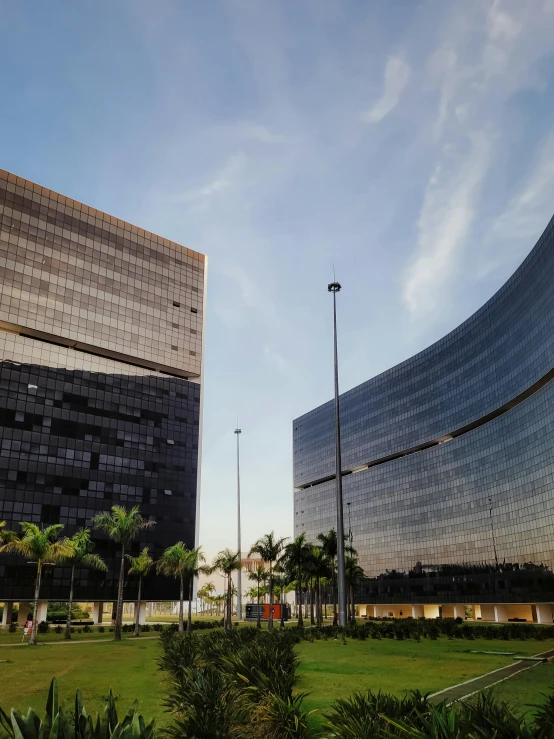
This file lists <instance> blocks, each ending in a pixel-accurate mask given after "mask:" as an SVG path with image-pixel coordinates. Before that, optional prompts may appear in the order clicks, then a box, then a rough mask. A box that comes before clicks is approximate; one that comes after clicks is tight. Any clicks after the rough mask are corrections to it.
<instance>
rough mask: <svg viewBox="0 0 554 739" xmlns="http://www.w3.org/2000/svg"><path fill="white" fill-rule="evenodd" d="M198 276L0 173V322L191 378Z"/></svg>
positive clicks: (198, 345)
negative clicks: (183, 374)
mask: <svg viewBox="0 0 554 739" xmlns="http://www.w3.org/2000/svg"><path fill="white" fill-rule="evenodd" d="M204 268H205V257H204V255H202V254H200V253H198V252H195V251H192V250H191V249H187V248H186V247H183V246H180V245H179V244H176V243H174V242H171V241H168V240H167V239H163V238H161V237H159V236H156V235H155V234H152V233H149V232H148V231H144V230H142V229H139V228H137V227H136V226H132V225H130V224H128V223H126V222H125V221H121V220H119V219H117V218H114V217H113V216H109V215H107V214H105V213H102V212H100V211H97V210H95V209H94V208H89V207H88V206H86V205H83V204H82V203H78V202H76V201H74V200H71V199H69V198H66V197H64V196H62V195H59V194H57V193H55V192H52V191H51V190H47V189H46V188H43V187H40V186H39V185H35V184H34V183H32V182H29V181H28V180H24V179H22V178H20V177H16V176H15V175H12V174H9V173H8V172H5V171H3V170H0V321H3V322H5V323H7V324H12V325H14V326H19V327H22V328H24V329H25V328H27V329H31V330H34V331H40V332H44V333H45V334H49V335H51V336H54V337H60V338H62V339H67V340H71V341H74V342H80V343H82V344H85V345H88V346H92V347H97V348H98V349H99V350H103V351H106V352H117V354H118V355H125V356H128V357H129V358H132V359H133V360H135V361H136V362H137V363H138V364H140V363H141V362H144V363H145V364H146V363H156V364H157V365H159V366H162V367H165V368H167V369H168V370H171V369H173V368H175V369H179V370H181V371H185V372H187V373H189V375H190V376H191V377H194V376H199V375H200V373H201V361H202V324H203V315H202V314H203V291H204ZM174 303H178V304H179V305H174Z"/></svg>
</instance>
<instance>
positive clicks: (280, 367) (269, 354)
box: [264, 344, 291, 374]
mask: <svg viewBox="0 0 554 739" xmlns="http://www.w3.org/2000/svg"><path fill="white" fill-rule="evenodd" d="M264 358H265V359H266V361H267V362H268V363H269V364H271V365H272V366H273V367H275V368H276V369H277V371H278V372H280V373H281V374H288V373H289V371H290V368H291V367H290V362H289V361H288V360H287V359H285V357H283V355H282V354H280V353H279V352H277V351H275V349H272V348H271V347H270V346H269V345H268V344H266V345H265V346H264Z"/></svg>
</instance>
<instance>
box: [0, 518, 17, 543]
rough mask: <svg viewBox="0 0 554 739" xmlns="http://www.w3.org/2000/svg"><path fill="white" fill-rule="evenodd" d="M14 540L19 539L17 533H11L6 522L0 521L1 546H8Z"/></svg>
mask: <svg viewBox="0 0 554 739" xmlns="http://www.w3.org/2000/svg"><path fill="white" fill-rule="evenodd" d="M12 539H17V534H16V533H15V531H10V530H9V529H7V528H6V522H5V521H0V546H1V545H2V544H7V543H8V542H9V541H11V540H12Z"/></svg>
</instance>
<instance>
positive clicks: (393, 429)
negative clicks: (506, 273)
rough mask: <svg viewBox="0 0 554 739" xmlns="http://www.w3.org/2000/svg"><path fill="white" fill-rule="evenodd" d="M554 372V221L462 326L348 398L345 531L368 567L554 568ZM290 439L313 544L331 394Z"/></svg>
mask: <svg viewBox="0 0 554 739" xmlns="http://www.w3.org/2000/svg"><path fill="white" fill-rule="evenodd" d="M553 377H554V219H552V221H551V222H550V223H549V225H548V226H547V228H546V230H545V231H544V233H543V234H542V236H541V238H540V239H539V241H538V243H537V244H536V246H535V247H534V249H533V250H532V251H531V253H530V254H529V256H528V257H527V258H526V260H525V261H524V262H523V264H522V265H521V266H520V267H519V269H518V270H517V271H516V272H515V274H514V275H513V276H512V277H511V278H510V279H509V280H508V282H507V283H506V284H505V285H504V286H503V287H502V288H501V289H500V290H499V291H498V292H497V293H496V294H495V295H494V296H493V297H492V298H491V299H490V300H489V301H488V302H487V303H486V304H485V305H484V306H483V307H482V308H481V309H480V310H478V311H477V312H476V313H475V314H474V315H473V316H471V317H470V318H469V319H468V320H467V321H465V322H464V323H463V324H462V325H461V326H459V327H458V328H456V329H455V330H454V331H452V332H451V333H450V334H448V335H447V336H445V337H444V338H443V339H441V340H440V341H438V342H437V343H435V344H433V345H432V346H430V347H429V348H427V349H425V350H424V351H422V352H421V353H419V354H417V355H415V356H414V357H412V358H411V359H408V360H406V361H405V362H402V363H401V364H399V365H397V366H396V367H393V368H392V369H390V370H388V371H386V372H384V373H382V374H381V375H378V376H377V377H374V378H373V379H371V380H369V381H368V382H365V383H363V384H362V385H359V386H358V387H356V388H354V389H353V390H350V391H349V392H347V393H344V394H343V395H342V396H341V432H342V462H343V470H342V474H343V487H344V504H345V526H346V527H347V528H348V526H349V520H350V522H351V530H352V535H353V541H354V546H355V548H356V549H357V551H358V556H359V559H360V564H361V565H362V567H363V568H364V570H365V572H366V575H368V576H369V577H375V578H378V576H381V577H382V576H383V573H390V572H391V571H395V572H400V573H411V575H412V578H413V577H414V575H417V573H422V574H423V573H425V572H427V573H429V572H431V571H433V572H434V573H435V574H437V573H440V572H442V573H446V572H449V571H450V572H451V571H454V570H455V569H456V568H457V571H459V572H462V570H463V569H464V567H465V568H466V574H467V572H470V571H474V572H477V571H478V570H479V567H481V569H482V570H483V571H484V570H486V568H487V565H488V566H490V568H491V569H492V571H493V574H491V578H493V579H494V580H495V581H496V580H498V579H499V577H501V575H499V573H504V575H502V577H504V580H505V581H506V577H507V576H506V575H505V573H506V572H507V571H508V570H510V571H511V572H516V571H522V570H524V569H526V570H527V573H529V571H530V569H531V570H533V569H534V570H535V571H540V572H548V570H550V569H552V568H553V565H554V382H552V378H553ZM293 436H294V483H295V506H294V520H295V534H296V535H298V534H300V533H302V532H305V533H306V535H307V538H308V539H312V540H313V539H314V538H315V536H316V535H317V534H318V533H319V532H321V531H328V530H329V529H331V528H333V527H335V525H336V508H335V474H334V473H335V457H334V417H333V402H332V401H330V402H328V403H326V404H325V405H322V406H320V407H319V408H316V409H315V410H313V411H311V412H309V413H307V414H306V415H304V416H301V417H300V418H298V419H296V420H295V421H294V424H293ZM529 563H532V565H530V564H529ZM541 564H542V565H543V567H542V568H539V567H538V566H539V565H541ZM449 566H450V570H449ZM415 579H417V578H415ZM489 579H490V578H489ZM508 579H509V578H508ZM528 579H529V578H528ZM531 579H532V578H531ZM504 585H505V588H506V587H507V589H508V590H510V587H509V584H508V585H506V582H505V583H504ZM532 587H533V588H535V589H536V588H538V589H539V590H540V583H538V584H537V583H534V584H533V585H532ZM549 587H550V586H549ZM393 590H394V588H393ZM481 590H482V591H484V590H485V588H482V589H481ZM553 590H554V588H553ZM368 592H371V588H370V591H368ZM480 592H481V591H480ZM481 594H483V593H481ZM374 595H375V598H377V591H375V593H374ZM412 595H413V594H412ZM466 595H467V597H465V596H464V599H463V602H472V598H471V597H469V595H468V594H467V593H466ZM366 596H367V593H366ZM398 597H401V596H400V595H399V596H398ZM511 597H512V599H513V600H515V601H519V602H523V601H525V600H528V601H529V600H530V598H529V597H526V596H525V595H524V594H522V593H521V592H518V594H517V597H515V596H514V594H513V593H512V596H511ZM375 598H374V599H373V600H375ZM391 598H392V596H391ZM448 598H450V602H452V601H453V600H456V598H458V599H459V597H458V596H456V595H455V594H451V595H449V596H448V597H446V596H445V597H444V598H443V600H445V601H446V600H448ZM367 599H368V600H369V596H368V597H367ZM534 599H535V600H538V599H537V598H534ZM381 600H383V598H381ZM392 600H395V598H392ZM410 600H411V602H414V600H415V598H414V597H411V598H410ZM434 600H435V601H437V598H434ZM473 600H475V597H473ZM481 600H482V602H484V599H483V598H481ZM494 600H502V601H503V602H507V601H508V600H509V597H508V596H507V595H506V597H504V598H498V597H496V598H494ZM553 600H554V596H553ZM396 601H398V598H396ZM438 601H439V602H440V598H439V599H438ZM384 602H386V600H385V601H384Z"/></svg>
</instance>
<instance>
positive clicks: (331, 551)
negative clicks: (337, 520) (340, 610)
mask: <svg viewBox="0 0 554 739" xmlns="http://www.w3.org/2000/svg"><path fill="white" fill-rule="evenodd" d="M317 540H318V542H319V544H320V546H321V548H322V549H323V551H324V552H325V554H326V555H327V557H328V558H329V560H330V562H331V582H332V591H333V626H336V625H337V620H338V614H337V567H336V559H337V548H338V545H337V532H336V531H335V529H331V530H330V531H329V533H328V534H318V535H317ZM344 540H345V542H346V541H347V540H348V535H347V534H345V536H344ZM344 551H345V553H346V554H352V555H355V554H357V552H356V550H355V549H354V547H353V546H352V545H350V544H346V543H345V546H344Z"/></svg>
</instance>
